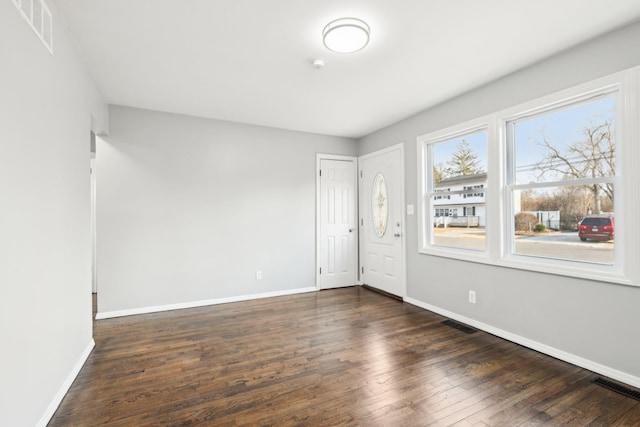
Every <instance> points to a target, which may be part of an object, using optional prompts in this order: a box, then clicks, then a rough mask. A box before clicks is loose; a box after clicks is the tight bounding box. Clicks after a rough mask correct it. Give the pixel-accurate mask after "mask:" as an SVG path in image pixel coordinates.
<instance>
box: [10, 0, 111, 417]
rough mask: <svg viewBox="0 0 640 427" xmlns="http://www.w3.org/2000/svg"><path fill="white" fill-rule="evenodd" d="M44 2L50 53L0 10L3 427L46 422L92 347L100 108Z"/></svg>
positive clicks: (57, 19) (56, 16) (104, 117)
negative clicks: (93, 176)
mask: <svg viewBox="0 0 640 427" xmlns="http://www.w3.org/2000/svg"><path fill="white" fill-rule="evenodd" d="M49 4H50V6H51V7H52V12H53V15H54V26H53V28H54V55H53V56H52V55H51V54H50V53H49V52H48V51H47V49H46V48H45V47H44V46H43V45H42V43H41V42H40V40H39V39H38V38H37V37H36V35H35V34H34V33H33V31H32V30H31V29H30V28H29V26H28V25H27V23H26V22H25V21H24V19H23V18H22V17H21V16H20V15H19V14H18V11H17V10H16V8H15V6H14V5H13V3H12V2H10V1H2V2H0V64H1V66H0V94H1V95H0V147H1V148H2V154H1V155H0V195H1V197H2V202H1V203H2V209H0V343H1V345H2V352H1V353H0V362H1V365H2V367H3V369H2V379H1V380H0V425H2V426H14V427H18V426H29V427H32V426H34V425H37V424H38V422H39V420H41V421H42V422H43V423H46V422H47V421H48V416H47V414H48V415H51V413H50V412H48V410H52V409H55V404H53V405H52V403H54V402H55V401H56V398H57V397H61V395H59V393H60V392H63V391H64V390H63V386H64V385H65V382H66V381H70V380H72V379H73V372H74V369H75V368H77V367H78V366H79V365H78V364H79V362H81V361H82V356H83V354H86V351H87V350H88V349H89V348H90V346H91V345H92V329H91V328H92V323H91V258H90V248H91V240H90V225H89V219H90V218H89V212H90V197H89V133H90V130H91V123H93V125H94V130H95V131H97V132H101V131H104V129H105V128H106V125H107V124H106V120H107V108H106V105H105V104H104V102H103V100H102V98H101V95H100V93H99V91H98V88H97V87H96V85H95V83H94V82H93V80H92V78H91V76H90V75H89V73H88V71H87V70H86V68H85V66H84V64H83V63H82V60H81V58H80V56H79V55H78V53H77V52H76V50H75V47H74V43H73V42H72V41H71V39H70V37H69V34H68V33H67V30H66V29H65V26H64V23H63V20H62V19H60V15H59V14H58V13H57V11H56V9H55V5H54V4H51V2H49ZM92 115H93V120H92Z"/></svg>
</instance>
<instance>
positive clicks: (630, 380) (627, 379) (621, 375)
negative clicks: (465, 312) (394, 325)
mask: <svg viewBox="0 0 640 427" xmlns="http://www.w3.org/2000/svg"><path fill="white" fill-rule="evenodd" d="M404 301H405V302H407V303H409V304H412V305H415V306H417V307H420V308H424V309H425V310H429V311H433V312H434V313H437V314H440V315H442V316H446V317H448V318H451V319H454V320H457V321H459V322H462V323H465V324H467V325H469V326H473V327H474V328H477V329H481V330H483V331H485V332H488V333H490V334H492V335H496V336H498V337H500V338H504V339H506V340H508V341H511V342H514V343H516V344H520V345H522V346H524V347H528V348H531V349H533V350H536V351H539V352H541V353H544V354H547V355H549V356H552V357H555V358H556V359H560V360H563V361H565V362H568V363H571V364H572V365H576V366H580V367H581V368H584V369H588V370H590V371H593V372H596V373H598V374H600V375H604V376H606V377H609V378H611V379H614V380H616V381H620V382H622V383H625V384H628V385H630V386H633V387H638V388H640V378H639V377H636V376H634V375H630V374H627V373H626V372H622V371H618V370H617V369H613V368H611V367H609V366H606V365H602V364H600V363H597V362H594V361H592V360H588V359H585V358H583V357H580V356H576V355H575V354H571V353H567V352H566V351H563V350H559V349H557V348H555V347H551V346H548V345H546V344H542V343H540V342H537V341H534V340H531V339H529V338H525V337H522V336H520V335H516V334H514V333H511V332H507V331H504V330H502V329H499V328H496V327H493V326H491V325H487V324H486V323H482V322H478V321H477V320H473V319H470V318H468V317H465V316H462V315H460V314H457V313H454V312H451V311H448V310H445V309H443V308H440V307H436V306H434V305H431V304H427V303H425V302H422V301H419V300H416V299H413V298H409V297H406V298H404Z"/></svg>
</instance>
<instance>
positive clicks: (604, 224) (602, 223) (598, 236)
mask: <svg viewBox="0 0 640 427" xmlns="http://www.w3.org/2000/svg"><path fill="white" fill-rule="evenodd" d="M614 227H615V221H614V219H613V215H606V214H601V215H587V216H586V217H585V218H584V219H583V220H582V221H580V224H579V225H578V237H579V238H580V240H582V241H583V242H584V241H585V240H587V239H593V240H602V241H607V240H613V236H614V232H613V231H614Z"/></svg>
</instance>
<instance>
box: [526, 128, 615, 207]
mask: <svg viewBox="0 0 640 427" xmlns="http://www.w3.org/2000/svg"><path fill="white" fill-rule="evenodd" d="M583 134H584V138H583V139H582V140H581V141H576V142H573V143H571V144H569V145H567V146H565V147H562V146H560V145H558V144H553V143H552V142H550V141H549V140H548V139H547V137H546V136H545V135H544V133H543V140H542V142H540V143H539V144H540V145H541V146H543V147H544V148H545V149H546V152H547V153H546V155H545V156H544V157H543V158H542V160H540V161H539V162H538V163H537V164H536V168H537V170H538V171H539V172H540V173H539V175H538V178H540V177H542V176H543V175H546V174H554V173H556V174H560V175H561V176H562V177H563V178H565V179H568V178H569V179H570V178H574V179H575V178H600V177H607V176H613V175H615V172H616V165H615V141H614V133H613V123H612V120H610V119H605V120H604V121H602V122H600V123H592V124H591V125H590V126H589V127H587V128H585V129H584V130H583ZM585 187H586V188H588V189H589V190H590V191H591V195H592V200H593V207H592V211H593V212H594V213H600V212H601V197H600V196H601V194H602V193H604V194H605V195H606V197H607V198H608V199H609V200H610V201H611V204H613V184H612V183H604V184H599V183H596V184H589V185H587V186H585Z"/></svg>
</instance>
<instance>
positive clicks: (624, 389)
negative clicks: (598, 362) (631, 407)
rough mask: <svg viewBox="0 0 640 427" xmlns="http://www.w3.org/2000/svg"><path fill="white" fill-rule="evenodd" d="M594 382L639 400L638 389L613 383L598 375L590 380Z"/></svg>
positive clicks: (639, 392) (639, 393)
mask: <svg viewBox="0 0 640 427" xmlns="http://www.w3.org/2000/svg"><path fill="white" fill-rule="evenodd" d="M591 382H592V383H594V384H598V385H599V386H602V387H604V388H608V389H609V390H612V391H615V392H616V393H619V394H621V395H623V396H627V397H630V398H632V399H636V400H640V391H638V390H633V389H630V388H628V387H625V386H623V385H620V384H618V383H614V382H613V381H609V380H605V379H604V378H602V377H598V378H596V379H595V380H593V381H591Z"/></svg>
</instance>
